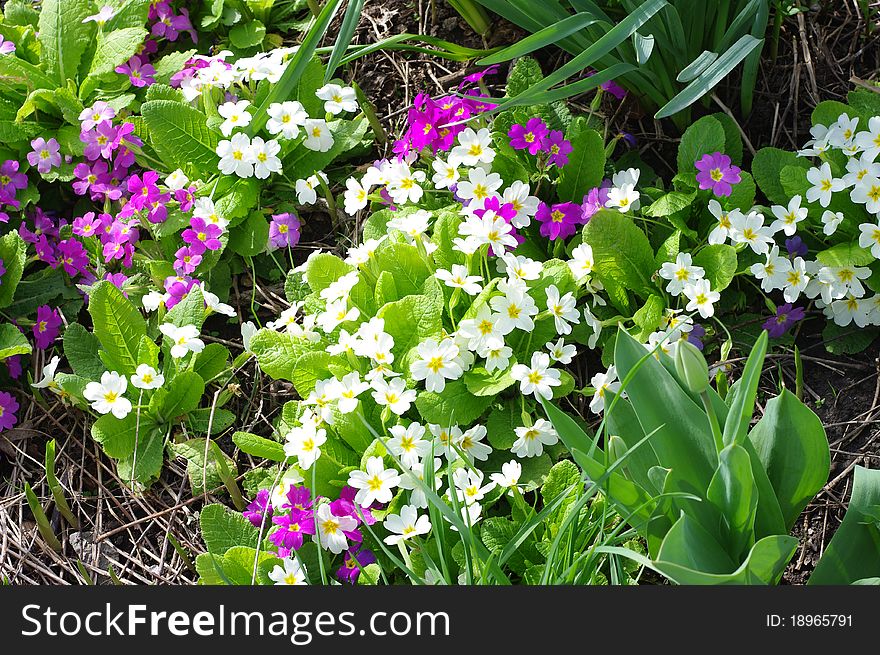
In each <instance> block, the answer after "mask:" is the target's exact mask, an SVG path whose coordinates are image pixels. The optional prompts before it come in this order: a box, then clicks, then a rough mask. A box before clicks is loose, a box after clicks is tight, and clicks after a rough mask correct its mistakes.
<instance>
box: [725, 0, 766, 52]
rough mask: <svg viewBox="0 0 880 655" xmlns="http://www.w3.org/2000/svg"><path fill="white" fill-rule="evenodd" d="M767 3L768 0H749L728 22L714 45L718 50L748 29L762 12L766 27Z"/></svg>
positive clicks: (728, 45)
mask: <svg viewBox="0 0 880 655" xmlns="http://www.w3.org/2000/svg"><path fill="white" fill-rule="evenodd" d="M767 5H768V0H749V3H748V4H747V5H746V6H745V7H743V10H742V11H740V12H739V13H738V14H737V15H736V17H735V18H734V19H733V20H732V21H731V22H730V26H729V27H728V28H727V31H725V32H724V36H722V37H721V41H719V43H718V44H717V46H716V47H717V48H718V50H726V49H727V48H729V47H730V45H731V44H732V43H733V42H734V41H736V40H737V39H738V38H740V37H741V36H742V35H743V34H745V33H746V32H748V31H749V27H750V26H751V25H753V24H754V21H755V19H756V18H757V17H758V16H760V15H761V14H762V13H763V14H764V26H765V27H766V25H767V14H768V13H769V10H768V8H767ZM762 33H763V30H762Z"/></svg>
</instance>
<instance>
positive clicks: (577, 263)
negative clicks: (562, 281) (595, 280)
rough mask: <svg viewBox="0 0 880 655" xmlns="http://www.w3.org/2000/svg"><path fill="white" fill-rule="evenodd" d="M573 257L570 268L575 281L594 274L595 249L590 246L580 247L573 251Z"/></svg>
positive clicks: (582, 245)
mask: <svg viewBox="0 0 880 655" xmlns="http://www.w3.org/2000/svg"><path fill="white" fill-rule="evenodd" d="M571 257H572V258H571V260H570V261H569V262H568V268H569V270H571V274H572V275H573V276H574V279H575V280H580V279H582V278H583V277H584V276H586V275H589V274H590V273H592V272H593V248H592V247H591V246H590V244H588V243H582V244H581V245H579V246H578V247H577V248H575V249H574V250H572V251H571Z"/></svg>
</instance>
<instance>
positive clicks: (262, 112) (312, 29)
mask: <svg viewBox="0 0 880 655" xmlns="http://www.w3.org/2000/svg"><path fill="white" fill-rule="evenodd" d="M340 4H342V0H327V4H325V5H324V8H323V9H322V10H321V12H320V13H319V14H318V15H317V17H315V19H314V20H313V21H312V23H311V25H310V26H309V29H308V31H307V32H306V35H305V38H303V40H302V43H301V44H300V45H299V48H297V51H296V53H295V54H294V55H293V57H291V59H290V61H289V62H288V64H287V68H286V69H285V71H284V73H283V74H282V75H281V79H280V80H278V83H277V84H276V85H275V86H273V87H272V90H271V91H270V92H269V93H268V94H267V95H266V98H265V99H264V100H263V102H262V103H260V106H259V107H257V109H256V111H255V112H254V120H253V121H252V122H251V124H250V125H249V126H248V130H247V131H248V134H249V135H251V136H253V135H254V134H257V133H259V131H260V130H261V129H263V126H264V125H265V124H266V121H267V120H268V118H269V106H270V105H272V104H273V103H276V102H281V101H283V100H286V99H288V98H290V97H291V96H292V94H293V91H294V89H295V88H296V84H297V82H299V78H300V76H301V75H302V73H303V71H304V70H305V68H306V66H308V64H309V61H310V60H311V58H312V55H313V54H315V49H316V48H317V47H318V44H319V43H320V42H321V39H323V38H324V34H325V33H326V32H327V28H329V27H330V23H331V22H332V21H333V18H334V17H335V16H336V12H337V10H338V9H339V5H340Z"/></svg>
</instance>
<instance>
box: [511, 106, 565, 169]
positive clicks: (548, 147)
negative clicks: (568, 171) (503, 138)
mask: <svg viewBox="0 0 880 655" xmlns="http://www.w3.org/2000/svg"><path fill="white" fill-rule="evenodd" d="M507 136H508V137H510V147H511V148H513V149H514V150H527V151H528V153H529V154H530V155H533V156H535V155H538V153H545V154H546V155H547V163H548V164H552V165H554V166H556V167H557V168H562V167H563V166H565V165H566V164H567V163H568V155H569V154H571V151H572V146H571V141H568V140H566V138H565V135H564V134H563V133H562V132H560V131H559V130H551V129H550V128H549V127H548V126H547V123H545V122H544V121H543V120H542V119H540V118H538V117H537V116H536V117H534V118H531V119H529V120H528V121H527V122H526V124H525V125H520V124H518V123H517V124H516V125H513V126H512V127H511V128H510V130H509V131H508V133H507Z"/></svg>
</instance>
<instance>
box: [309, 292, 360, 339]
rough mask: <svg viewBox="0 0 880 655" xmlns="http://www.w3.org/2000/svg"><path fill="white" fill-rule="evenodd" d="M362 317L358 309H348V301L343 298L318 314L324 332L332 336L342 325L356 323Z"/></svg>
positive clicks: (318, 320)
mask: <svg viewBox="0 0 880 655" xmlns="http://www.w3.org/2000/svg"><path fill="white" fill-rule="evenodd" d="M360 315H361V312H360V310H359V309H358V308H357V307H352V308H351V309H349V308H348V300H346V299H345V298H341V299H339V300H334V301H333V302H328V303H327V309H326V310H325V311H323V312H321V313H320V314H318V318H317V323H318V327H320V328H321V329H322V330H323V331H324V332H326V333H327V334H330V333H331V332H333V330H335V329H336V328H337V327H338V326H339V325H340V324H341V323H345V322H347V321H356V320H357V319H358V317H359V316H360Z"/></svg>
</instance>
